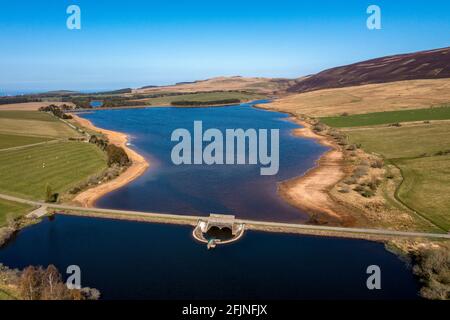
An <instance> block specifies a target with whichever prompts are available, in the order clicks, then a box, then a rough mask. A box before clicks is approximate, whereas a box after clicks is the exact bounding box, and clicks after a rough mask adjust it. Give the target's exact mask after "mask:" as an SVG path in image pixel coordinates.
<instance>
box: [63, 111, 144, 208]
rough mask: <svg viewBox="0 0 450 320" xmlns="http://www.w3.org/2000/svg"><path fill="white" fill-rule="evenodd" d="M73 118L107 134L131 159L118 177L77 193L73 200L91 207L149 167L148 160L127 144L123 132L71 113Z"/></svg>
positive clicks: (89, 127) (85, 125) (91, 128)
mask: <svg viewBox="0 0 450 320" xmlns="http://www.w3.org/2000/svg"><path fill="white" fill-rule="evenodd" d="M72 116H73V119H74V120H75V121H76V122H77V123H78V124H80V125H81V126H83V127H85V128H87V129H90V130H93V131H96V132H99V133H101V134H104V135H105V136H107V138H108V140H109V142H110V143H112V144H115V145H117V146H119V147H122V148H123V149H124V150H125V152H126V153H127V155H128V157H129V158H130V160H131V161H132V165H131V166H130V167H129V168H128V169H127V170H126V171H125V172H123V173H122V174H121V175H120V176H119V177H117V178H116V179H114V180H111V181H109V182H106V183H104V184H101V185H99V186H97V187H94V188H91V189H88V190H86V191H84V192H82V193H80V194H78V195H77V196H76V197H75V198H74V199H73V201H75V202H77V203H79V204H81V205H82V206H83V207H93V206H94V205H95V202H96V201H97V200H98V199H100V198H101V197H102V196H104V195H106V194H107V193H109V192H111V191H114V190H116V189H119V188H121V187H123V186H125V185H126V184H128V183H130V182H131V181H133V180H135V179H137V178H138V177H139V176H141V175H142V174H143V173H144V172H145V171H146V170H147V168H148V167H149V163H148V161H147V160H146V159H145V158H144V157H143V156H141V155H140V154H139V153H137V152H136V151H134V150H132V149H130V148H129V147H128V146H127V142H128V137H127V135H126V134H124V133H120V132H116V131H111V130H106V129H101V128H97V127H96V126H94V125H93V124H92V123H91V122H90V121H89V120H87V119H83V118H80V117H78V116H77V115H75V114H72Z"/></svg>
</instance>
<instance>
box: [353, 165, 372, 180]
mask: <svg viewBox="0 0 450 320" xmlns="http://www.w3.org/2000/svg"><path fill="white" fill-rule="evenodd" d="M368 172H369V167H368V166H367V165H359V166H357V167H356V169H355V171H353V177H355V178H356V179H359V178H361V177H364V176H365V175H367V173H368Z"/></svg>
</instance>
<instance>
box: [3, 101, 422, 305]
mask: <svg viewBox="0 0 450 320" xmlns="http://www.w3.org/2000/svg"><path fill="white" fill-rule="evenodd" d="M84 116H85V117H86V118H88V119H90V120H92V121H93V122H94V123H95V124H96V125H98V126H100V127H104V128H108V129H112V130H119V131H123V132H126V133H128V134H130V135H131V136H132V143H133V147H134V148H135V149H136V150H137V151H139V152H140V153H142V154H144V155H145V156H146V157H148V158H149V160H150V162H151V168H150V170H148V172H147V173H146V174H145V175H143V176H142V177H141V178H139V179H138V180H136V181H134V182H133V183H131V184H130V185H128V186H126V187H124V188H122V189H120V190H118V191H116V192H113V193H111V194H110V195H108V196H106V197H104V198H102V199H101V201H100V202H99V203H98V204H99V205H100V206H102V207H110V208H123V209H131V210H149V211H162V212H171V213H180V214H186V213H196V214H208V213H210V212H221V213H233V214H236V215H237V216H239V217H245V218H255V219H261V220H263V219H268V220H280V221H298V222H301V221H305V220H306V219H307V216H306V215H305V214H304V213H302V212H300V211H298V210H297V209H295V208H293V207H291V206H289V205H288V204H286V203H285V202H284V201H283V200H282V199H280V198H279V197H278V195H277V193H276V184H277V182H279V181H282V180H285V179H288V178H290V177H293V176H296V175H300V174H302V173H303V172H304V171H305V170H307V169H308V168H310V167H311V166H312V165H313V164H314V161H315V160H316V159H317V158H318V157H319V156H320V154H321V153H322V152H323V151H324V150H325V149H324V148H323V147H321V146H318V145H317V144H316V143H315V142H314V141H312V140H305V139H298V138H295V137H293V136H291V132H290V131H291V129H293V128H296V125H295V124H293V123H292V122H289V121H287V117H286V116H285V115H283V114H280V113H274V112H267V111H262V110H258V109H254V108H251V107H250V106H249V105H241V106H236V107H226V108H201V109H184V108H183V109H175V108H154V109H136V110H130V109H127V110H112V111H96V112H94V113H90V114H85V115H84ZM194 120H203V122H204V127H205V128H208V127H218V128H221V129H225V128H244V129H245V128H267V129H270V128H278V129H280V130H281V136H280V139H281V140H280V143H281V150H280V160H281V164H280V172H279V174H278V175H277V176H274V177H270V176H260V175H259V167H258V166H212V167H208V166H181V167H176V166H174V165H172V164H171V161H170V151H171V147H172V142H171V141H170V135H171V132H172V130H173V129H175V128H191V127H192V123H193V121H194ZM191 232H192V228H191V227H184V226H173V225H163V224H147V223H139V222H129V221H115V220H101V219H96V218H81V217H69V216H56V217H55V218H54V219H52V220H47V219H46V220H44V221H43V222H42V223H39V224H37V225H33V226H30V227H28V228H26V229H24V230H22V231H21V232H19V233H18V235H17V236H16V237H15V238H14V239H13V240H12V241H11V242H9V243H8V245H7V246H5V247H4V248H2V249H0V263H4V264H5V265H8V266H10V267H17V268H24V267H26V266H28V265H44V266H46V265H48V264H55V265H56V266H57V267H58V269H60V270H61V271H64V270H66V268H67V267H68V266H69V265H74V264H75V265H79V266H80V267H81V270H82V285H83V286H90V287H95V288H98V289H100V291H101V292H102V295H103V298H105V299H379V298H383V299H390V298H396V299H414V298H417V291H418V283H417V281H416V279H415V278H414V277H413V275H412V273H411V271H410V270H409V269H408V268H407V267H406V265H405V264H404V263H403V262H402V261H400V260H399V259H398V258H397V257H396V256H394V255H393V254H391V253H389V252H387V251H386V250H385V249H384V246H383V244H381V243H376V242H369V241H361V240H350V239H336V238H327V237H310V236H298V235H288V234H271V233H260V232H251V231H248V232H246V234H245V235H244V237H243V239H241V240H240V241H238V242H237V243H234V244H232V245H227V246H219V247H218V248H217V249H215V250H212V251H208V250H206V247H205V246H204V245H203V244H199V243H197V242H195V241H194V239H193V238H192V235H191ZM369 265H378V266H380V268H381V279H382V280H381V286H382V289H381V290H375V291H370V290H368V289H367V287H366V280H367V277H368V275H367V274H366V269H367V267H368V266H369Z"/></svg>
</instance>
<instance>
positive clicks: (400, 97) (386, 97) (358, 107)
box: [267, 79, 450, 117]
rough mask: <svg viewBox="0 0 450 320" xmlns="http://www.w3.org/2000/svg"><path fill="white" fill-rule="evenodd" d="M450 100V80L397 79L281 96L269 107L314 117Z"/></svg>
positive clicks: (407, 107) (396, 108) (408, 107)
mask: <svg viewBox="0 0 450 320" xmlns="http://www.w3.org/2000/svg"><path fill="white" fill-rule="evenodd" d="M448 103H450V79H436V80H411V81H397V82H390V83H381V84H369V85H362V86H355V87H348V88H339V89H325V90H318V91H312V92H306V93H300V94H293V95H289V96H286V97H284V98H281V99H277V100H276V101H274V102H273V103H271V104H270V105H267V107H268V108H271V109H273V110H279V111H286V112H292V113H297V114H307V115H309V116H313V117H327V116H339V115H341V114H342V113H344V112H347V113H348V114H351V115H352V114H364V113H372V112H382V111H396V110H406V109H423V108H427V107H430V106H439V105H445V104H448Z"/></svg>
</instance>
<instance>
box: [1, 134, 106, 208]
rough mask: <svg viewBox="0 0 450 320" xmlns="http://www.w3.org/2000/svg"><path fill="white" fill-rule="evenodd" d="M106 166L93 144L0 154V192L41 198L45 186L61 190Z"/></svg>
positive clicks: (44, 146)
mask: <svg viewBox="0 0 450 320" xmlns="http://www.w3.org/2000/svg"><path fill="white" fill-rule="evenodd" d="M105 168H106V160H105V155H104V154H103V153H102V151H100V149H98V148H97V147H96V146H94V145H92V144H87V143H79V142H63V141H62V142H59V143H54V144H46V145H40V146H33V147H29V148H24V149H20V150H13V151H8V152H3V153H0V176H1V177H2V179H1V180H0V192H2V193H6V194H13V195H18V196H23V197H26V198H31V199H36V200H43V199H45V192H46V186H47V185H49V186H51V188H52V190H53V192H57V193H63V192H66V191H68V190H69V189H70V188H71V187H73V186H75V185H77V184H78V183H80V182H81V181H83V180H84V179H87V178H88V177H89V176H91V175H93V174H95V173H98V172H100V171H102V170H104V169H105Z"/></svg>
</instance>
